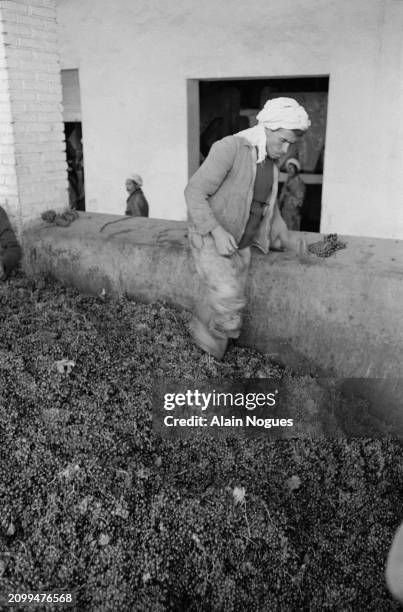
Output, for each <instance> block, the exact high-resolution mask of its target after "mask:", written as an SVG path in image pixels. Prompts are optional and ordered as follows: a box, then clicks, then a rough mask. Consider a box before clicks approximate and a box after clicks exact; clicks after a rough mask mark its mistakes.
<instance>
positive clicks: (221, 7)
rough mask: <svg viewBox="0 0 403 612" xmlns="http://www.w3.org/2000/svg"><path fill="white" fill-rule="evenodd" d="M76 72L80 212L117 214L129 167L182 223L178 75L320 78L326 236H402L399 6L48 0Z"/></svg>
mask: <svg viewBox="0 0 403 612" xmlns="http://www.w3.org/2000/svg"><path fill="white" fill-rule="evenodd" d="M57 5H58V23H59V39H60V50H61V62H62V67H63V68H78V69H79V71H80V84H81V96H82V98H81V99H82V116H83V134H84V157H85V168H86V188H87V206H88V210H93V211H98V212H110V213H121V212H122V211H123V210H124V208H123V207H124V199H125V192H124V187H123V182H124V179H125V176H126V174H127V173H128V172H129V171H137V172H139V173H140V174H142V175H143V178H144V182H145V184H144V191H145V193H146V195H147V197H148V198H149V201H150V204H151V214H152V216H154V217H159V218H167V219H184V218H185V217H186V212H185V203H184V199H183V189H184V186H185V184H186V181H187V161H188V160H187V138H188V132H187V96H186V91H187V89H186V79H190V78H193V79H211V78H215V79H224V78H241V77H277V76H289V77H291V76H309V75H330V82H329V107H328V122H327V142H326V153H325V170H324V189H323V208H322V210H323V215H322V227H321V230H322V231H323V232H329V231H337V232H340V233H347V234H352V235H363V236H365V235H367V236H378V237H385V238H392V237H396V238H403V207H402V206H401V194H402V193H403V173H402V172H401V168H402V167H403V118H402V113H401V108H402V107H403V79H402V78H401V75H402V73H403V41H402V36H401V32H402V29H403V3H402V2H401V1H400V0H354V2H351V1H350V0H338V1H337V2H334V1H333V0H320V1H318V0H284V1H282V2H274V1H273V0H256V1H255V2H253V4H252V5H251V3H250V2H247V1H246V0H241V1H239V0H222V1H221V2H216V1H215V0H206V1H204V2H199V1H198V0H178V1H176V2H174V3H172V2H170V1H169V0H138V1H136V2H132V1H131V0H115V1H114V2H109V0H97V2H90V0H85V1H83V0H57Z"/></svg>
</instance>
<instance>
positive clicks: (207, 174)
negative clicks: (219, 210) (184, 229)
mask: <svg viewBox="0 0 403 612" xmlns="http://www.w3.org/2000/svg"><path fill="white" fill-rule="evenodd" d="M235 156H236V142H235V141H234V138H223V139H222V140H219V141H217V142H215V143H214V144H213V146H212V147H211V149H210V152H209V154H208V156H207V158H206V159H205V161H204V162H203V164H202V165H201V166H200V168H199V169H198V170H197V171H196V172H195V174H194V175H193V176H192V178H191V179H190V180H189V182H188V184H187V186H186V189H185V200H186V204H187V207H188V212H189V218H190V220H191V222H192V223H193V224H194V226H195V229H196V231H197V232H199V233H200V234H202V235H205V234H208V233H209V232H211V231H212V230H213V229H214V228H215V227H217V226H218V225H219V223H218V221H217V219H216V217H215V216H214V213H213V211H212V209H211V206H210V203H209V200H208V198H209V197H210V196H212V195H213V194H214V193H215V192H216V191H217V189H218V188H219V187H220V186H221V185H222V183H223V182H224V180H225V177H226V176H227V174H228V172H229V171H230V170H231V168H232V166H233V163H234V161H235Z"/></svg>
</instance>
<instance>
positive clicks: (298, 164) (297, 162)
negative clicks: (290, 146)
mask: <svg viewBox="0 0 403 612" xmlns="http://www.w3.org/2000/svg"><path fill="white" fill-rule="evenodd" d="M289 164H293V165H294V166H295V167H296V169H297V170H298V172H299V171H300V170H301V164H300V163H299V161H298V160H297V159H295V157H290V158H289V159H287V161H286V162H285V167H286V168H287V167H288V165H289Z"/></svg>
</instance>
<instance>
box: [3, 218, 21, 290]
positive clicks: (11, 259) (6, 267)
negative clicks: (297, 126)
mask: <svg viewBox="0 0 403 612" xmlns="http://www.w3.org/2000/svg"><path fill="white" fill-rule="evenodd" d="M21 255H22V251H21V247H20V245H19V243H18V240H17V237H16V235H15V232H14V230H13V228H12V227H11V223H10V220H9V218H8V215H7V213H6V211H5V210H4V208H2V207H1V206H0V281H4V280H7V278H8V277H9V276H10V274H11V272H12V271H13V270H14V269H15V268H17V266H18V265H19V263H20V261H21Z"/></svg>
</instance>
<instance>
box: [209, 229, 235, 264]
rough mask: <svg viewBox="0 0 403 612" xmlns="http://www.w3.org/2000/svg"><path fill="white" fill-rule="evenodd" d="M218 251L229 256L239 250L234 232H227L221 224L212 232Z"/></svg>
mask: <svg viewBox="0 0 403 612" xmlns="http://www.w3.org/2000/svg"><path fill="white" fill-rule="evenodd" d="M211 234H212V236H213V238H214V242H215V245H216V248H217V251H218V252H219V254H220V255H223V256H224V257H228V256H230V255H233V254H234V253H235V251H237V250H238V245H237V243H236V241H235V238H234V236H233V235H232V234H230V233H229V232H227V231H226V230H225V229H224V228H223V227H221V225H218V226H217V227H215V228H214V229H213V230H212V232H211Z"/></svg>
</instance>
